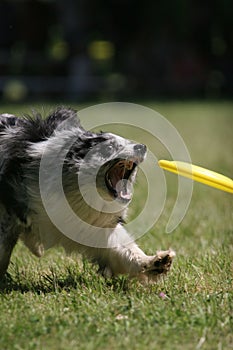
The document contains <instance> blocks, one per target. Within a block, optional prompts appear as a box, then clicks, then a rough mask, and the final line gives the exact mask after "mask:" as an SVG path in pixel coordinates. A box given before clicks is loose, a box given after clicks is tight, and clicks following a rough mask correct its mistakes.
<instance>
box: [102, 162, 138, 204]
mask: <svg viewBox="0 0 233 350" xmlns="http://www.w3.org/2000/svg"><path fill="white" fill-rule="evenodd" d="M138 163H139V162H138V160H137V159H118V160H116V161H115V162H114V164H113V165H112V166H111V167H110V168H109V170H108V171H107V172H106V174H105V182H106V186H107V188H108V190H109V192H110V193H111V194H112V195H113V196H114V197H115V198H118V199H121V200H123V201H130V200H131V198H132V195H133V193H132V182H131V177H132V174H133V172H134V170H135V168H136V166H137V165H138Z"/></svg>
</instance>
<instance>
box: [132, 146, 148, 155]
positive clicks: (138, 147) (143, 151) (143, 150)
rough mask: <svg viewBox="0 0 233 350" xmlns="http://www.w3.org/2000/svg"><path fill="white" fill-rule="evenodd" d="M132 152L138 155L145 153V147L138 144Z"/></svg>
mask: <svg viewBox="0 0 233 350" xmlns="http://www.w3.org/2000/svg"><path fill="white" fill-rule="evenodd" d="M133 149H134V151H135V152H137V153H140V154H144V153H146V145H143V143H138V144H137V145H135V146H134V148H133Z"/></svg>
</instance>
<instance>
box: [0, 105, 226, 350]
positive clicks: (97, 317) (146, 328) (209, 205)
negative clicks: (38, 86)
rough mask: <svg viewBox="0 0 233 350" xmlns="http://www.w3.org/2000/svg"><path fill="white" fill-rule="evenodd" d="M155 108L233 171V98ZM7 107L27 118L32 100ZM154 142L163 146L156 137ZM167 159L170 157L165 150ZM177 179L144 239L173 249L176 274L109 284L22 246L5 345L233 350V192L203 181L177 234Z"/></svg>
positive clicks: (206, 155)
mask: <svg viewBox="0 0 233 350" xmlns="http://www.w3.org/2000/svg"><path fill="white" fill-rule="evenodd" d="M147 106H150V107H152V108H153V109H155V110H157V111H158V112H160V113H161V114H162V115H163V116H165V117H166V118H167V119H168V120H170V121H171V122H172V123H173V125H174V126H175V127H176V128H177V130H178V131H179V133H180V134H181V136H182V137H183V139H184V141H185V143H186V145H187V147H188V149H189V152H190V154H191V157H192V160H193V163H194V164H201V165H203V166H205V167H207V168H209V169H212V170H215V171H218V172H222V173H223V174H225V175H226V176H229V177H233V154H232V153H233V152H232V151H233V137H232V133H233V103H230V102H221V103H220V102H219V103H217V102H213V103H207V102H206V103H204V102H201V103H198V102H190V103H188V102H184V103H181V102H179V103H178V102H177V103H175V102H172V103H157V104H156V103H151V104H149V103H148V104H147ZM76 107H77V106H76ZM78 108H79V107H78ZM0 111H1V112H3V111H4V112H12V113H13V112H17V113H19V114H20V113H21V112H23V111H26V112H28V111H29V106H5V107H4V108H3V107H1V109H0ZM129 137H130V138H135V135H131V134H130V135H129ZM144 142H145V143H147V140H145V141H144ZM148 143H149V146H150V147H152V148H153V144H152V143H153V140H149V139H148ZM157 157H158V158H161V157H164V153H163V150H162V149H160V148H159V147H158V154H157ZM167 182H168V184H169V188H168V195H167V202H166V205H165V208H164V211H163V214H162V215H161V218H160V219H159V220H158V222H157V223H156V225H155V227H154V228H153V229H151V230H150V232H148V234H146V235H145V236H143V237H142V238H141V239H140V240H139V242H138V243H139V245H140V246H141V247H142V248H143V249H144V250H145V251H146V252H147V253H149V254H151V253H154V252H155V251H156V250H158V249H167V248H169V247H172V248H173V249H174V250H175V251H176V253H177V257H176V259H175V261H174V265H173V269H172V271H171V273H170V274H169V275H168V276H167V277H166V278H164V279H161V280H160V281H159V282H158V283H156V284H153V285H152V284H149V285H144V286H143V285H140V284H139V283H138V282H136V281H129V280H128V279H127V278H126V277H119V278H115V279H113V280H107V281H106V280H104V279H103V278H102V277H100V276H99V275H97V273H96V267H93V266H92V265H91V264H89V263H88V262H86V261H84V263H83V264H82V263H80V262H79V263H78V264H77V263H76V261H75V257H66V256H65V255H64V253H63V251H62V250H61V249H60V248H59V249H56V250H50V251H48V252H47V253H46V254H45V257H44V258H43V259H41V260H38V259H37V258H35V257H34V256H32V255H31V254H30V253H29V252H28V250H27V249H26V248H25V247H24V246H23V245H22V244H18V246H17V248H16V249H15V251H14V253H13V256H12V263H11V265H10V268H9V273H10V274H11V277H12V281H11V283H8V284H6V285H5V287H4V286H2V289H1V291H0V325H1V327H0V349H1V350H5V349H10V350H11V349H12V350H13V349H15V350H20V349H27V350H29V349H30V350H31V349H43V350H47V349H49V350H59V349H64V350H69V349H70V350H71V349H72V350H73V349H85V350H88V349H139V350H144V349H166V350H167V349H168V350H169V349H171V350H176V349H177V350H178V349H182V350H189V349H203V350H205V349H206V350H207V349H208V350H214V349H216V350H226V349H232V348H233V332H232V329H233V264H232V261H233V197H232V194H228V193H225V192H222V191H218V190H216V189H213V188H210V187H207V186H204V185H202V184H198V183H196V184H195V186H194V191H193V197H192V201H191V205H190V207H189V210H188V213H187V214H186V216H185V218H184V220H183V222H182V223H181V225H180V226H179V227H178V228H177V229H176V230H175V231H174V232H173V233H171V234H167V233H164V232H165V227H166V223H167V218H168V217H169V215H170V211H171V208H172V206H173V205H174V199H175V196H176V191H175V189H176V176H175V175H172V174H167ZM143 186H144V185H143V181H142V183H141V182H140V179H139V180H138V185H137V187H136V189H135V200H134V202H133V207H132V210H131V212H130V213H131V215H133V214H134V213H135V212H136V211H137V210H139V209H140V205H141V203H143V198H144V193H145V189H144V187H143ZM161 293H163V294H161Z"/></svg>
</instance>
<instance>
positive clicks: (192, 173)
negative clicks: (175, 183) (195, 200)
mask: <svg viewBox="0 0 233 350" xmlns="http://www.w3.org/2000/svg"><path fill="white" fill-rule="evenodd" d="M158 163H159V166H160V168H163V169H165V170H168V171H171V172H172V173H175V174H179V175H181V176H185V177H188V178H190V179H192V180H194V181H198V182H201V183H203V184H205V185H208V186H212V187H215V188H217V189H219V190H222V191H226V192H230V193H233V180H232V179H230V178H229V177H227V176H224V175H222V174H218V173H216V172H214V171H211V170H208V169H205V168H202V167H200V166H197V165H193V164H189V163H185V162H175V161H168V160H159V162H158Z"/></svg>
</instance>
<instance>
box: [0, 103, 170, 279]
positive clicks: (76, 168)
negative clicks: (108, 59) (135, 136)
mask: <svg viewBox="0 0 233 350" xmlns="http://www.w3.org/2000/svg"><path fill="white" fill-rule="evenodd" d="M70 140H71V142H70V144H69V141H70ZM67 141H68V144H69V150H67V151H66V152H65V153H66V154H65V156H64V155H62V156H61V157H62V159H60V160H59V159H58V160H57V162H59V161H62V163H63V170H62V174H63V175H62V181H63V190H64V193H65V195H66V198H67V200H68V202H69V205H70V206H71V207H72V210H73V212H75V213H76V215H77V216H78V217H79V218H80V222H79V225H77V227H76V228H75V230H76V232H75V235H76V236H75V237H76V238H77V239H75V240H73V239H72V237H71V238H69V237H68V236H67V235H66V234H64V232H61V231H60V230H59V229H58V228H57V227H56V225H54V224H53V223H52V221H51V220H50V218H49V216H48V215H47V212H46V209H45V208H44V206H43V202H42V200H41V195H40V194H41V192H40V186H39V169H40V165H41V159H42V156H43V157H44V155H45V156H48V158H49V157H51V158H52V157H53V155H54V154H56V153H57V154H58V153H59V150H60V148H61V147H62V148H63V147H65V146H64V145H66V144H67ZM102 145H104V146H102ZM62 148H61V150H62ZM59 154H62V152H60V153H59ZM145 156H146V147H145V146H144V145H141V144H135V143H133V142H132V141H129V140H126V139H124V138H121V137H119V136H117V135H114V134H110V133H102V132H101V133H93V132H90V131H86V130H84V129H83V128H82V127H81V125H80V122H79V120H78V118H77V115H76V112H75V111H74V110H72V109H67V108H58V109H57V110H55V111H54V112H53V113H51V114H50V115H49V116H48V117H47V118H45V119H43V118H42V117H41V116H40V115H38V114H35V115H34V116H32V117H29V116H25V117H23V118H18V117H16V116H14V115H9V114H2V115H0V170H1V172H0V278H2V277H3V276H4V274H5V273H6V271H7V268H8V264H9V261H10V256H11V253H12V250H13V248H14V246H15V244H16V242H17V240H18V238H20V239H22V240H23V242H24V243H25V245H26V246H27V247H28V248H29V249H30V250H31V251H32V252H33V253H34V254H35V255H36V256H38V257H40V256H41V255H42V254H43V252H44V249H48V248H50V247H52V246H54V245H59V244H60V245H62V246H63V247H64V248H65V250H66V251H67V252H72V251H77V252H79V253H81V254H83V255H84V256H86V257H87V258H89V259H90V260H91V261H93V262H95V263H97V264H98V265H99V268H100V271H101V272H102V274H103V275H105V276H108V277H109V276H113V275H117V274H128V275H130V276H139V277H143V276H148V277H152V278H153V277H156V276H158V275H161V274H163V273H166V272H167V271H168V270H169V269H170V266H171V263H172V259H173V257H174V255H175V254H174V252H173V251H171V250H168V251H160V252H158V253H157V254H156V255H154V256H148V255H146V254H145V253H144V252H143V251H142V250H141V249H140V248H139V247H138V246H137V244H136V243H135V242H134V241H133V240H132V238H130V236H129V234H128V233H127V232H126V230H125V229H124V219H125V214H126V206H127V205H128V203H129V202H130V199H131V194H132V193H131V188H130V186H129V185H130V183H131V184H133V182H134V179H135V175H136V166H137V165H138V164H139V163H140V162H141V161H143V159H144V158H145ZM96 169H98V172H97V175H96V179H95V180H96V182H95V185H96V187H97V192H95V191H93V174H95V172H96ZM80 173H82V175H83V176H82V181H81V182H82V186H83V188H84V192H85V194H86V195H87V197H88V198H89V199H90V200H91V202H93V203H95V205H97V209H96V207H95V208H92V207H91V206H90V205H89V204H90V203H89V204H88V203H86V201H85V200H84V199H83V197H82V193H81V191H80V188H79V187H78V182H77V174H78V175H80ZM55 177H56V173H55V174H53V173H49V172H48V173H47V174H46V184H45V186H46V192H48V193H50V194H51V195H52V196H53V195H56V194H55V193H54V187H53V184H54V181H56V179H55ZM122 179H123V181H122V182H121V181H120V182H118V181H119V180H122ZM97 193H99V197H98V195H97ZM100 196H101V198H103V204H101V205H100V203H99V202H100V199H99V198H100ZM55 201H56V202H59V196H58V199H56V200H55ZM112 203H115V204H117V206H116V208H117V210H114V212H111V210H110V211H109V210H106V209H108V208H107V207H108V206H111V205H112ZM55 209H56V205H55ZM58 210H60V212H59V213H58V214H59V216H60V217H61V216H62V208H60V209H59V205H58ZM67 220H68V222H69V218H66V222H67ZM88 227H89V228H91V227H92V228H93V227H94V230H90V232H91V235H92V236H91V237H90V240H91V244H90V245H89V246H88V244H83V241H82V239H83V237H84V238H85V237H89V236H88V235H90V232H89V231H88ZM87 231H88V232H87ZM102 231H103V232H104V234H103V236H101V232H102ZM103 232H102V233H103ZM99 234H100V236H98V235H99ZM79 235H80V240H79ZM98 237H101V239H103V237H104V241H103V242H98V240H99V238H98Z"/></svg>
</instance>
